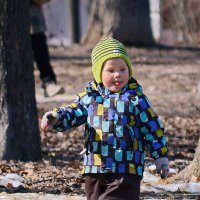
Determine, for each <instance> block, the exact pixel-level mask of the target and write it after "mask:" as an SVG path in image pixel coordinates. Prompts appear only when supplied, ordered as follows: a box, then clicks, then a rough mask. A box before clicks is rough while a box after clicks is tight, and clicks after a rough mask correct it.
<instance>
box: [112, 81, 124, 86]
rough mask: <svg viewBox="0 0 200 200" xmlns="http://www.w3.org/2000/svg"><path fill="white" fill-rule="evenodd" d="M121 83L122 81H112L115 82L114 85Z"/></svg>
mask: <svg viewBox="0 0 200 200" xmlns="http://www.w3.org/2000/svg"><path fill="white" fill-rule="evenodd" d="M121 83H122V82H121V81H115V82H114V84H115V85H116V86H119V85H121Z"/></svg>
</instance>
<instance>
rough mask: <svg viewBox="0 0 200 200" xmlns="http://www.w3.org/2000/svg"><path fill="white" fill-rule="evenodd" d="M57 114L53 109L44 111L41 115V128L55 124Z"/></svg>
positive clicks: (57, 117)
mask: <svg viewBox="0 0 200 200" xmlns="http://www.w3.org/2000/svg"><path fill="white" fill-rule="evenodd" d="M58 115H59V114H58V113H57V112H54V111H49V112H47V113H45V114H44V116H43V117H42V122H41V128H42V129H46V128H48V127H49V126H53V125H55V124H56V123H57V122H58V119H59V116H58Z"/></svg>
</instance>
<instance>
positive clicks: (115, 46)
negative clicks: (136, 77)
mask: <svg viewBox="0 0 200 200" xmlns="http://www.w3.org/2000/svg"><path fill="white" fill-rule="evenodd" d="M110 58H122V59H124V60H125V61H126V63H127V66H128V68H129V79H130V78H131V77H132V75H133V72H132V65H131V60H130V58H129V56H128V54H127V52H126V49H125V47H124V45H123V44H122V43H121V42H119V41H117V40H115V39H113V38H105V39H103V40H100V41H99V42H98V44H97V45H96V46H95V47H94V49H93V51H92V55H91V59H92V72H93V75H94V78H95V80H96V82H97V83H101V82H102V79H101V71H102V67H103V64H104V62H105V61H106V60H108V59H110Z"/></svg>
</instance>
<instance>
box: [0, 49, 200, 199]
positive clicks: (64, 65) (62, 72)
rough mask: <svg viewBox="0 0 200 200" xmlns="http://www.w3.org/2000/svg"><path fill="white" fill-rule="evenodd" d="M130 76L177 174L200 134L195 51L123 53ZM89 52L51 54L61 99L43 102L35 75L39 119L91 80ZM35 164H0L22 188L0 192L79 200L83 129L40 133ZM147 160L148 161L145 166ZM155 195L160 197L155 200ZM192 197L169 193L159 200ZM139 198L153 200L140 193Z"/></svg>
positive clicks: (199, 62)
mask: <svg viewBox="0 0 200 200" xmlns="http://www.w3.org/2000/svg"><path fill="white" fill-rule="evenodd" d="M128 52H129V54H130V57H131V60H132V62H133V71H134V76H135V78H136V79H137V80H138V82H139V83H140V84H141V85H142V86H143V90H144V93H145V94H146V95H147V96H148V98H149V99H150V101H151V103H152V105H153V107H154V109H155V111H156V112H157V114H158V115H159V116H160V117H161V119H162V121H163V123H164V124H165V128H166V136H167V140H168V147H169V159H170V161H171V167H173V168H175V169H176V170H177V172H178V171H180V170H182V169H183V168H184V167H185V166H186V165H188V164H189V163H190V162H191V161H192V159H193V156H194V153H195V149H196V146H197V142H198V138H199V135H200V134H199V133H200V50H199V49H191V48H190V49H156V48H154V49H142V48H140V49H136V48H128ZM90 53H91V49H90V48H83V47H80V46H74V47H71V48H68V49H62V48H56V49H51V55H52V65H53V66H54V70H55V73H56V74H57V79H58V81H59V82H60V83H61V84H62V85H63V87H64V88H65V94H62V95H58V96H55V97H52V98H44V97H43V94H42V89H41V81H40V79H39V72H38V71H37V69H35V79H36V99H37V106H38V119H39V121H40V120H41V116H42V115H43V114H44V112H45V111H47V110H49V109H50V108H53V107H56V106H59V105H60V106H62V105H65V104H67V103H69V102H71V101H72V99H74V98H75V95H76V94H77V93H78V92H81V91H83V90H84V86H85V85H86V83H87V82H88V81H89V80H91V79H92V73H91V61H90ZM40 133H41V148H42V160H41V161H40V162H20V161H9V162H7V161H1V162H0V172H1V175H2V176H3V175H6V174H8V173H16V174H19V175H21V176H22V177H23V178H24V181H23V185H22V186H19V187H17V188H14V187H13V186H12V185H8V186H7V187H4V186H0V192H3V191H4V192H9V193H16V192H37V193H39V192H42V193H52V194H76V195H80V196H84V177H82V176H81V174H80V172H81V166H82V157H81V155H80V152H81V151H82V148H83V127H79V128H73V129H71V130H69V131H66V132H64V133H61V132H59V133H56V132H55V131H52V130H49V131H45V132H44V131H42V130H40ZM151 162H152V160H151V159H150V158H149V157H147V165H148V164H149V163H151ZM159 195H160V194H159ZM180 195H182V196H184V195H185V196H186V199H187V198H188V199H190V198H192V195H190V194H189V195H188V194H182V193H180V194H177V193H168V194H163V197H162V198H168V199H173V198H174V199H176V196H177V198H178V196H180ZM141 196H142V198H144V199H145V197H147V196H148V197H152V198H153V197H155V196H156V195H155V194H152V192H151V193H149V192H147V191H142V194H141Z"/></svg>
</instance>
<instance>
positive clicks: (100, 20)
mask: <svg viewBox="0 0 200 200" xmlns="http://www.w3.org/2000/svg"><path fill="white" fill-rule="evenodd" d="M108 36H111V37H114V38H115V39H118V40H120V41H121V42H122V43H124V44H126V45H138V46H139V45H140V46H151V45H154V39H153V35H152V30H151V21H150V9H149V1H147V0H103V1H100V0H94V1H93V4H92V7H91V15H90V20H89V27H88V31H87V33H86V35H85V37H84V38H83V44H95V43H96V42H97V41H98V40H99V39H100V38H104V37H108Z"/></svg>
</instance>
